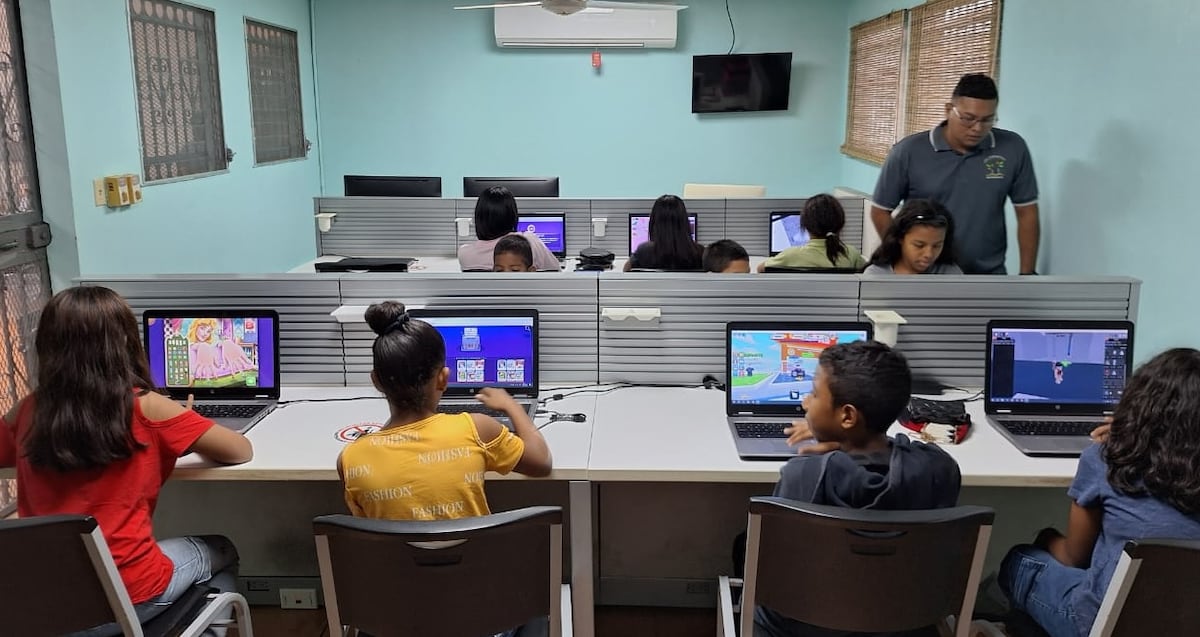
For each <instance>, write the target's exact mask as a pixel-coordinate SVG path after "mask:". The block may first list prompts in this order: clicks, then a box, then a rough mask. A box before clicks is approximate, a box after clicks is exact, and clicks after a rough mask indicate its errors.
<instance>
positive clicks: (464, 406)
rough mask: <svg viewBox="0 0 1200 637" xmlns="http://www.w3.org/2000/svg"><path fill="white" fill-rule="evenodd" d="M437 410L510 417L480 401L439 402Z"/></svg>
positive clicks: (444, 412)
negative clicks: (471, 402)
mask: <svg viewBox="0 0 1200 637" xmlns="http://www.w3.org/2000/svg"><path fill="white" fill-rule="evenodd" d="M437 411H438V413H439V414H461V413H463V412H467V413H468V414H483V415H485V416H491V417H492V418H496V419H500V418H504V419H507V418H508V414H506V413H504V412H502V411H499V410H497V409H489V408H487V407H484V406H483V405H482V404H480V403H476V404H473V405H472V404H470V403H450V404H446V403H438V406H437Z"/></svg>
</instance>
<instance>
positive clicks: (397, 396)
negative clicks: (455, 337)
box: [364, 301, 446, 414]
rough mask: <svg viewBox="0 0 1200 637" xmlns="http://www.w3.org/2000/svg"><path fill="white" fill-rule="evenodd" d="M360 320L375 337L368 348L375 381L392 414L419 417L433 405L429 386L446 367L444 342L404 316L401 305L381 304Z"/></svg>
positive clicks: (429, 327) (428, 328)
mask: <svg viewBox="0 0 1200 637" xmlns="http://www.w3.org/2000/svg"><path fill="white" fill-rule="evenodd" d="M364 318H366V319H367V325H369V326H370V327H371V331H373V332H375V333H376V334H378V336H377V337H376V338H375V343H374V344H373V345H371V358H372V362H373V364H374V372H375V382H376V383H378V385H379V389H380V391H382V392H383V395H384V396H385V397H387V399H388V402H389V403H390V404H391V406H392V409H393V411H395V412H398V413H409V414H419V413H422V412H424V411H430V410H432V409H433V408H434V406H435V405H436V400H435V399H432V398H431V397H432V396H433V394H432V393H431V392H430V391H429V383H432V382H433V380H434V378H436V377H437V374H438V372H440V371H442V368H444V367H445V366H446V343H445V341H443V340H442V335H441V334H440V333H438V331H437V329H436V328H434V327H433V326H432V325H430V324H429V323H426V322H425V321H419V320H417V319H414V318H412V317H410V316H409V315H408V312H407V311H406V310H405V309H404V304H403V303H397V302H396V301H384V302H383V303H376V304H374V305H372V306H371V307H368V308H367V311H366V313H365V314H364Z"/></svg>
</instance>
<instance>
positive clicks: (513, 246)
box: [492, 234, 533, 268]
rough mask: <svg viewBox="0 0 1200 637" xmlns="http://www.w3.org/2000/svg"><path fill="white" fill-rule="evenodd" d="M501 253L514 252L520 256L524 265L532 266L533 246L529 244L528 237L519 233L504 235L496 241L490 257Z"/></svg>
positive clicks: (493, 257)
mask: <svg viewBox="0 0 1200 637" xmlns="http://www.w3.org/2000/svg"><path fill="white" fill-rule="evenodd" d="M502 254H515V255H517V256H518V257H520V259H521V262H522V263H524V264H525V267H527V268H531V267H533V246H531V245H529V239H526V238H525V237H522V236H521V235H519V234H510V235H505V236H504V237H503V238H501V239H500V240H499V241H497V242H496V248H495V249H494V250H493V251H492V259H495V258H496V257H498V256H500V255H502Z"/></svg>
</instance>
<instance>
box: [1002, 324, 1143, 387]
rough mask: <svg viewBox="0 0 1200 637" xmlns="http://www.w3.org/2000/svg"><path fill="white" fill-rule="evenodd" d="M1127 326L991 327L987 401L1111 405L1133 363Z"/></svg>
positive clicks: (1131, 346) (1131, 345)
mask: <svg viewBox="0 0 1200 637" xmlns="http://www.w3.org/2000/svg"><path fill="white" fill-rule="evenodd" d="M1130 332H1131V330H1130V329H1127V328H1120V327H1113V328H1077V329H1073V328H1066V327H1014V326H1007V327H1001V326H995V325H993V326H991V327H990V328H989V339H988V340H989V343H988V348H989V350H990V351H989V352H988V354H989V356H988V361H989V366H990V368H989V370H988V372H989V373H988V379H989V383H990V386H989V387H988V389H989V391H988V399H989V402H991V403H993V404H1010V405H1030V406H1032V405H1105V406H1110V407H1111V406H1112V405H1115V404H1117V402H1118V401H1119V400H1120V399H1121V394H1122V393H1123V392H1124V391H1125V380H1126V378H1127V377H1128V372H1129V367H1130V362H1131V360H1132V354H1133V352H1132V349H1133V343H1132V338H1131V336H1132V335H1131V333H1130Z"/></svg>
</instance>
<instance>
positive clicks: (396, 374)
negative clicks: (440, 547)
mask: <svg viewBox="0 0 1200 637" xmlns="http://www.w3.org/2000/svg"><path fill="white" fill-rule="evenodd" d="M366 319H367V324H368V325H370V326H371V329H372V330H373V331H374V332H375V333H376V334H377V335H378V336H377V337H376V339H375V343H374V345H373V346H372V347H371V353H372V358H373V360H374V367H373V368H372V370H371V381H372V382H373V383H374V384H375V387H376V388H377V389H379V391H381V392H383V395H384V396H385V397H386V398H387V401H388V406H389V407H390V409H391V417H390V418H389V419H388V422H387V423H386V424H385V425H384V427H383V428H382V429H380V430H379V431H377V432H375V433H372V434H367V435H364V436H362V437H360V438H359V439H358V440H355V441H354V442H352V443H350V444H349V445H348V446H347V447H346V448H345V449H343V450H342V453H341V455H340V456H338V474H339V475H340V476H341V477H342V482H343V483H344V485H345V488H346V493H345V497H346V505H347V506H348V507H350V511H351V512H352V513H353V514H354V515H356V516H361V517H367V518H383V519H388V520H444V519H452V518H463V517H470V516H476V515H487V514H488V513H490V511H489V510H488V505H487V497H486V496H485V495H484V490H483V477H484V474H485V473H486V472H488V471H495V472H497V473H508V472H509V471H516V472H518V473H522V474H525V475H528V476H532V477H543V476H547V475H549V474H550V468H551V459H550V449H549V448H548V447H547V446H546V441H545V439H544V438H542V434H541V432H539V431H538V430H537V428H536V427H534V426H533V422H532V421H531V420H530V419H529V414H528V413H526V412H525V410H524V409H523V408H522V407H520V406H519V405H518V404H517V403H516V401H515V400H513V398H512V396H510V395H509V394H508V392H506V391H504V390H502V389H493V388H488V389H484V390H483V391H481V392H480V393H479V394H478V395H477V396H476V398H477V399H478V400H479V402H481V403H483V404H484V405H485V406H487V407H488V408H490V409H495V410H498V411H503V412H504V413H505V414H507V415H508V417H509V418H510V419H511V420H512V422H513V429H514V431H515V433H514V432H513V431H509V430H508V429H506V428H505V427H504V425H502V424H500V423H499V422H498V421H497V420H496V419H495V418H492V417H491V416H487V415H483V414H468V413H460V414H439V413H437V405H438V401H439V400H440V399H441V397H442V393H443V392H444V391H445V390H446V384H447V383H448V382H449V378H450V370H448V369H447V368H446V344H445V343H444V342H443V341H442V336H441V334H439V333H438V331H437V330H436V329H435V328H434V327H433V326H431V325H429V324H428V323H426V322H424V321H420V320H417V319H414V318H411V317H410V316H409V315H408V312H406V311H405V309H404V305H403V304H401V303H397V302H395V301H387V302H384V303H377V304H375V305H372V306H371V307H369V308H367V312H366Z"/></svg>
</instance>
